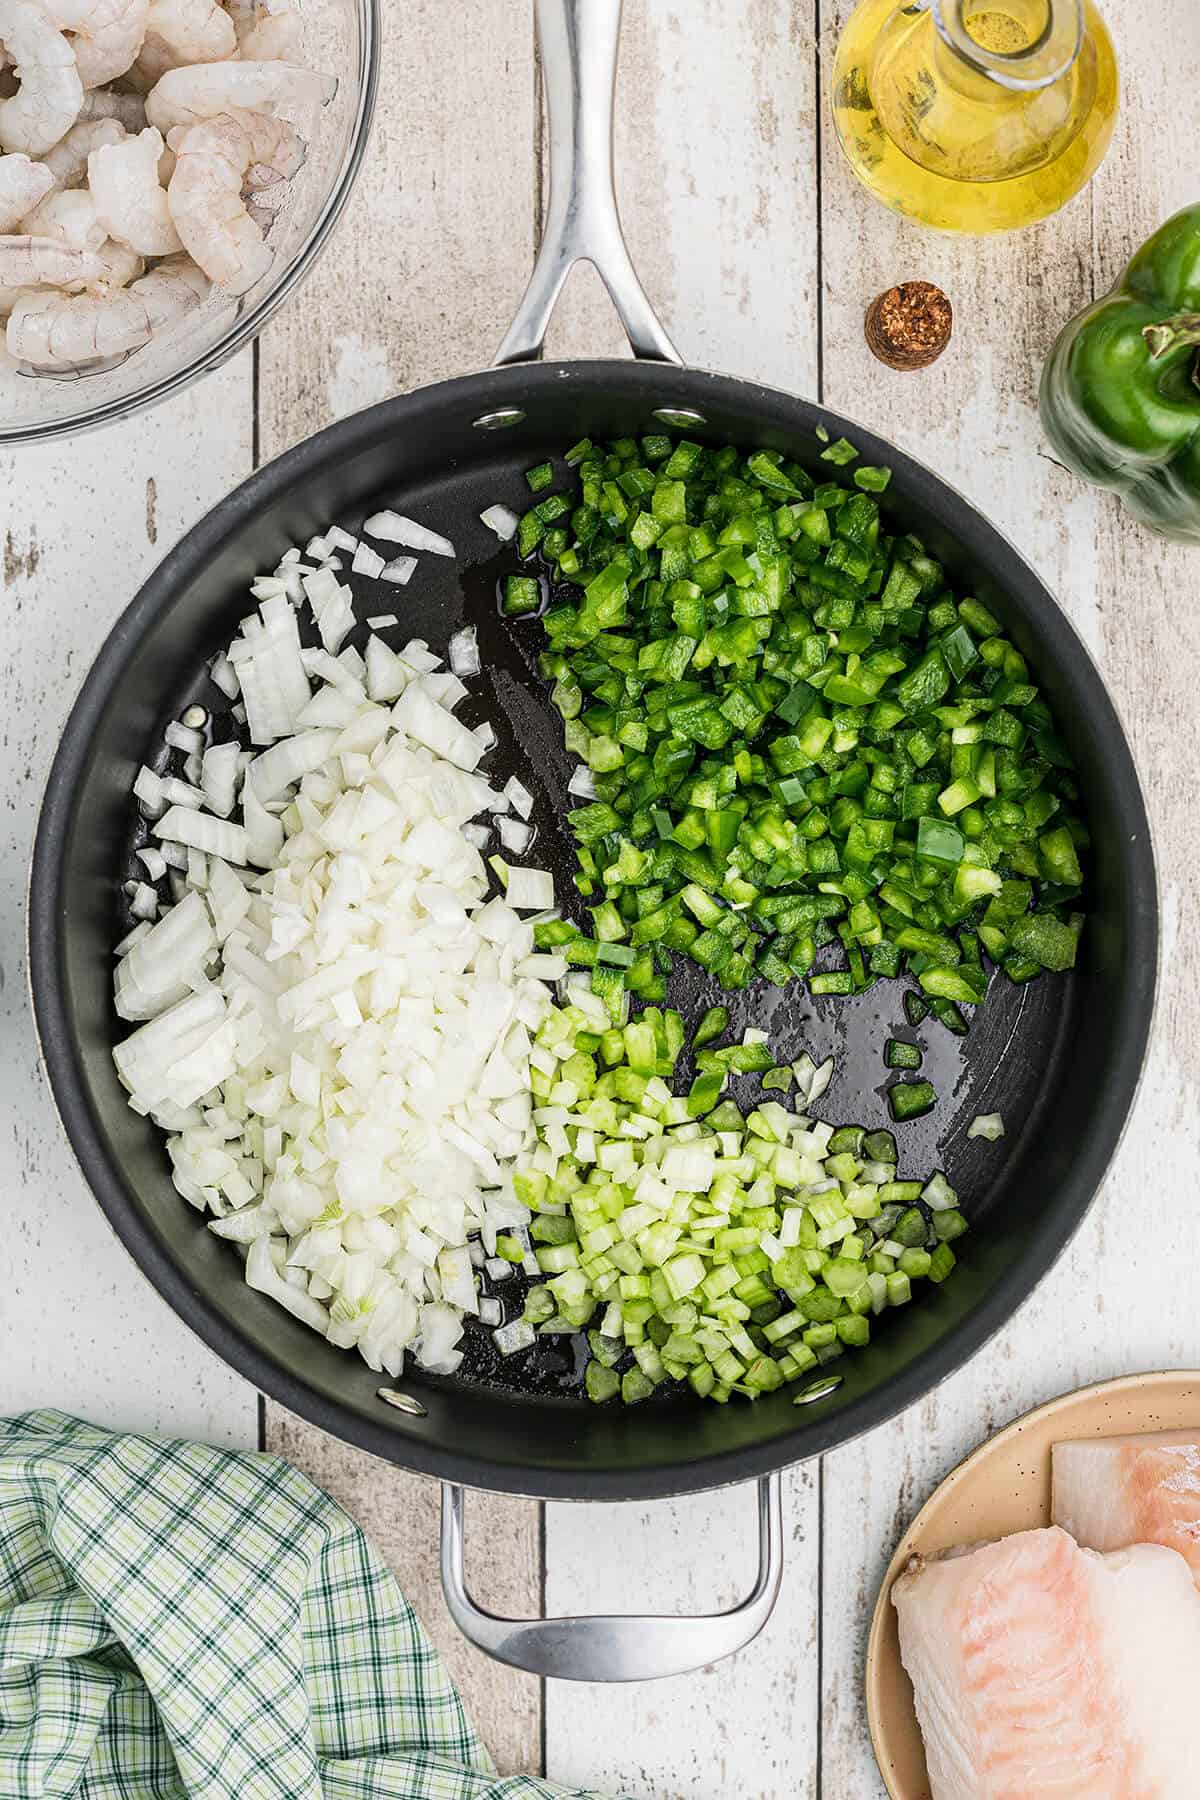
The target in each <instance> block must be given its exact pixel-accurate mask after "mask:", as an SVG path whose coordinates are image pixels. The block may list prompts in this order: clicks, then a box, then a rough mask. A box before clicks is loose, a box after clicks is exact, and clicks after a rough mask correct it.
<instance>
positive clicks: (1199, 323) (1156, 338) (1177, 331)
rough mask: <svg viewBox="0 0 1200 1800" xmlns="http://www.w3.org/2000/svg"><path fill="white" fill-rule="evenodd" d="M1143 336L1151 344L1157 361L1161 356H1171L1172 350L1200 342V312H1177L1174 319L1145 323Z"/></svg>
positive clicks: (1152, 354)
mask: <svg viewBox="0 0 1200 1800" xmlns="http://www.w3.org/2000/svg"><path fill="white" fill-rule="evenodd" d="M1142 336H1143V337H1144V338H1145V340H1146V342H1147V343H1148V344H1149V346H1150V354H1151V356H1152V357H1153V358H1154V360H1155V361H1156V362H1157V361H1158V360H1159V359H1160V358H1161V357H1164V356H1169V355H1170V353H1171V351H1172V350H1182V349H1184V348H1185V347H1186V346H1187V345H1189V344H1200V313H1194V312H1183V313H1176V314H1175V317H1174V318H1173V319H1161V320H1159V322H1158V323H1157V324H1155V325H1144V326H1143V327H1142Z"/></svg>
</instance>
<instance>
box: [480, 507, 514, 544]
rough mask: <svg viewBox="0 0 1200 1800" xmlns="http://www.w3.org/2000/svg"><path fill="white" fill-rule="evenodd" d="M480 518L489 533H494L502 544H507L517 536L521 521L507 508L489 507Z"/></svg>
mask: <svg viewBox="0 0 1200 1800" xmlns="http://www.w3.org/2000/svg"><path fill="white" fill-rule="evenodd" d="M479 517H480V518H481V519H482V521H483V523H484V524H485V525H486V526H487V528H488V530H489V531H494V532H495V534H496V536H497V537H498V538H499V539H500V542H501V543H502V544H507V543H508V542H509V541H510V540H511V539H512V538H515V537H516V535H517V528H518V526H519V525H520V523H521V521H520V519H519V518H518V516H517V514H516V513H515V512H513V511H511V510H510V508H509V507H507V506H489V507H488V509H487V511H486V512H481V513H480V515H479Z"/></svg>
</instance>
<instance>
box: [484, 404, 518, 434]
mask: <svg viewBox="0 0 1200 1800" xmlns="http://www.w3.org/2000/svg"><path fill="white" fill-rule="evenodd" d="M524 417H525V414H524V413H523V412H522V411H521V409H520V407H519V406H502V407H501V408H500V410H499V411H498V412H490V413H483V414H482V415H481V416H480V417H479V418H478V419H473V420H472V421H471V423H472V424H473V425H474V426H475V428H476V430H477V431H505V430H507V428H508V427H509V426H510V425H519V424H520V423H521V420H522V419H523V418H524Z"/></svg>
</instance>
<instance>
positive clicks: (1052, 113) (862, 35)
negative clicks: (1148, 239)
mask: <svg viewBox="0 0 1200 1800" xmlns="http://www.w3.org/2000/svg"><path fill="white" fill-rule="evenodd" d="M833 112H834V119H835V120H836V123H837V130H838V137H839V138H840V140H841V144H842V149H843V150H844V151H845V153H846V155H847V157H848V158H849V160H850V165H851V167H852V168H853V170H854V172H855V174H856V175H857V176H858V178H859V180H860V181H861V182H862V183H863V184H864V186H866V187H867V188H869V189H870V191H871V192H872V193H873V194H874V195H876V197H877V198H878V199H880V200H882V201H883V202H884V204H885V205H886V206H890V207H892V208H893V210H894V211H896V212H898V213H903V214H905V216H906V217H908V218H912V219H917V220H919V221H920V222H921V223H922V224H924V225H935V226H938V227H940V228H941V229H942V230H944V231H965V232H979V233H982V232H990V231H1011V230H1013V229H1014V228H1015V227H1017V226H1020V225H1032V224H1033V223H1034V222H1035V221H1036V220H1038V219H1044V218H1046V217H1047V215H1048V214H1050V213H1053V212H1057V210H1058V208H1059V207H1060V206H1064V205H1065V204H1066V202H1067V201H1068V200H1070V199H1071V197H1072V195H1074V194H1076V193H1078V191H1079V189H1080V188H1081V187H1082V186H1083V185H1084V183H1085V182H1086V181H1089V180H1090V179H1091V177H1092V175H1093V174H1094V173H1095V171H1096V169H1097V168H1098V167H1099V164H1100V162H1101V161H1102V159H1103V157H1104V154H1105V152H1106V151H1107V149H1108V145H1109V141H1110V139H1111V137H1112V131H1113V126H1114V124H1115V122H1116V115H1117V64H1116V58H1115V56H1114V55H1113V47H1112V42H1111V40H1110V38H1109V35H1108V32H1107V31H1106V30H1105V28H1104V24H1103V21H1102V20H1101V18H1100V16H1099V14H1098V13H1097V11H1096V9H1095V7H1094V6H1093V5H1092V3H1091V0H910V4H908V5H902V4H898V0H860V4H859V6H858V7H857V8H856V10H855V12H854V13H853V15H852V16H851V19H850V22H849V24H848V25H847V26H846V29H845V31H844V32H843V34H842V37H841V41H840V42H839V44H838V50H837V58H836V61H835V64H834V76H833Z"/></svg>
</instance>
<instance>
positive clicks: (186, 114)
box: [0, 0, 337, 132]
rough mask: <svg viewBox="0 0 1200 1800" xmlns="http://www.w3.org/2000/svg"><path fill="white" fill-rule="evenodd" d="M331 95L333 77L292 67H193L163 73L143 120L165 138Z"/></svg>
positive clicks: (247, 64)
mask: <svg viewBox="0 0 1200 1800" xmlns="http://www.w3.org/2000/svg"><path fill="white" fill-rule="evenodd" d="M2 4H3V0H0V5H2ZM336 93H337V81H336V79H335V77H334V76H332V75H318V74H317V73H316V71H315V70H313V69H298V68H295V67H294V66H293V65H292V64H291V63H284V62H220V63H197V64H195V65H194V66H193V67H192V68H190V69H168V70H167V73H166V74H165V75H164V76H163V78H162V80H161V81H160V82H158V84H157V86H155V87H153V88H152V89H151V90H150V92H149V94H147V96H146V118H147V119H148V121H149V122H150V124H151V125H157V127H158V129H159V130H160V131H162V132H169V131H170V130H171V128H172V127H173V126H175V125H195V124H198V123H199V121H200V120H201V119H215V118H216V116H217V114H218V113H227V112H228V111H229V110H230V108H231V107H250V108H264V107H269V108H272V109H275V108H278V107H283V106H286V107H298V106H303V107H311V106H313V105H316V104H319V105H321V106H328V104H329V102H330V101H331V100H332V99H333V96H334V95H335V94H336Z"/></svg>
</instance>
